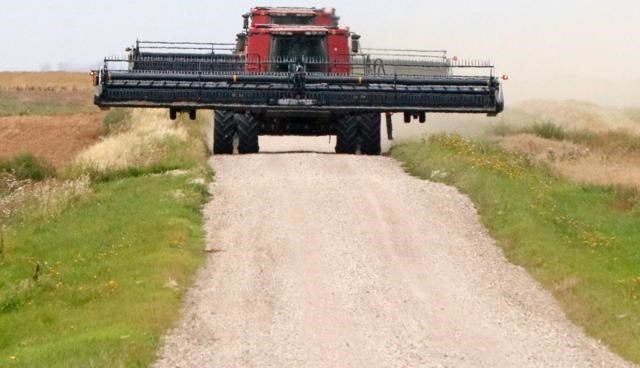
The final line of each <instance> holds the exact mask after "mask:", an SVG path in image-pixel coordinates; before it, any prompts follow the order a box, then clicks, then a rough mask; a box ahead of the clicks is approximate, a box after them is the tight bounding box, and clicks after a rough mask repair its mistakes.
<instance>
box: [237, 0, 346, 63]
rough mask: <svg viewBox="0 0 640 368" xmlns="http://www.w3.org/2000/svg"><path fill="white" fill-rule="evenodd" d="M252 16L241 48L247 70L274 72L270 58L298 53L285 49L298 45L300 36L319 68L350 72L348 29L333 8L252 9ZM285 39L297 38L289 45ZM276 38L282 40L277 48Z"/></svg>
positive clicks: (276, 58)
mask: <svg viewBox="0 0 640 368" xmlns="http://www.w3.org/2000/svg"><path fill="white" fill-rule="evenodd" d="M251 19H252V22H251V26H250V28H249V29H248V30H246V44H245V50H244V53H245V55H246V57H247V67H246V68H247V71H249V72H253V73H263V72H270V71H277V70H275V69H277V65H274V63H273V60H278V58H280V59H284V58H287V57H289V56H291V55H293V54H295V53H296V52H298V53H299V50H287V49H291V48H293V47H298V48H299V47H300V43H301V41H300V40H301V39H303V38H304V40H307V43H310V44H307V47H310V48H313V50H312V51H313V52H309V54H313V56H312V57H313V58H315V59H316V60H318V61H322V63H323V64H324V70H318V71H322V72H328V73H339V74H348V73H349V72H350V71H351V70H350V66H349V64H350V62H349V61H350V59H349V56H350V49H349V37H350V33H349V28H348V27H342V26H339V25H338V19H339V18H338V17H337V16H336V15H335V12H334V10H333V9H300V8H254V9H252V11H251ZM287 39H297V41H296V42H290V44H288V43H287V42H285V41H286V40H287ZM278 40H283V41H282V42H283V43H284V45H282V46H281V47H279V48H277V47H276V43H277V42H278ZM288 53H291V55H290V54H288ZM305 54H307V53H305ZM269 61H270V62H269ZM326 68H328V70H326ZM282 71H284V70H282Z"/></svg>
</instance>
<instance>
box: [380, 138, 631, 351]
mask: <svg viewBox="0 0 640 368" xmlns="http://www.w3.org/2000/svg"><path fill="white" fill-rule="evenodd" d="M391 155H392V156H393V157H395V158H396V159H398V160H400V161H402V162H403V163H404V166H405V168H406V170H407V171H408V172H409V173H411V174H413V175H415V176H418V177H421V178H424V179H431V180H438V181H441V182H444V183H446V184H450V185H453V186H456V187H457V188H459V189H460V190H461V191H462V192H463V193H465V194H467V195H469V197H470V198H471V199H472V200H473V201H474V203H475V204H476V206H477V208H478V212H479V213H480V216H481V219H482V222H483V223H484V225H485V226H486V227H487V228H488V230H489V232H490V233H491V235H492V236H493V237H494V238H495V239H496V240H497V241H498V244H500V245H501V247H502V248H503V249H504V251H505V254H506V256H507V257H508V258H509V260H511V261H512V262H514V263H516V264H518V265H522V266H524V267H525V268H526V269H527V270H528V271H529V272H530V273H531V274H532V275H533V276H534V277H535V278H536V279H537V280H539V281H540V282H541V283H542V284H543V285H544V286H545V287H547V288H548V289H549V290H550V291H551V292H552V293H553V294H554V295H555V296H556V297H557V299H558V300H559V302H560V304H561V305H562V307H563V308H564V310H565V312H566V313H567V315H568V317H569V318H570V319H571V320H573V321H574V322H575V323H577V324H578V325H580V326H582V327H584V329H585V331H586V332H587V333H588V334H589V335H591V336H594V337H595V338H598V339H601V340H602V341H603V342H604V343H606V344H608V345H609V346H610V347H611V348H612V349H613V350H614V351H615V352H617V353H619V354H620V355H622V356H623V357H625V358H627V359H629V360H631V361H634V362H637V363H640V301H639V298H640V231H639V229H640V203H639V200H638V198H639V196H638V193H637V191H636V190H633V189H623V188H603V187H597V186H587V185H580V184H575V183H571V182H568V181H565V180H561V179H559V178H557V177H555V176H554V175H552V174H551V173H550V171H549V170H547V169H546V168H544V167H538V166H535V165H532V164H531V163H529V162H528V161H527V160H526V159H525V158H524V157H522V156H520V155H515V154H510V153H507V152H505V151H503V150H501V149H499V148H498V147H497V146H496V145H494V144H490V143H484V142H471V141H467V140H465V139H463V138H460V137H459V136H449V135H440V136H435V137H432V138H431V139H429V140H428V141H426V142H420V143H418V142H415V143H407V144H404V145H401V146H398V147H396V148H394V149H393V150H392V152H391ZM436 170H437V171H438V173H439V175H433V177H432V173H434V172H436ZM443 172H444V173H446V175H442V173H443Z"/></svg>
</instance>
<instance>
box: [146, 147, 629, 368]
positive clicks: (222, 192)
mask: <svg viewBox="0 0 640 368" xmlns="http://www.w3.org/2000/svg"><path fill="white" fill-rule="evenodd" d="M296 142H297V141H296ZM309 142H310V143H309ZM327 143H328V141H327V139H326V138H322V139H317V140H312V141H307V144H311V145H312V146H313V147H316V146H317V149H318V150H330V147H331V146H330V145H329V144H327ZM261 145H262V146H263V148H265V149H266V150H267V151H277V150H278V149H279V148H282V147H287V149H291V148H292V147H293V149H294V150H299V149H303V148H304V147H297V146H296V145H295V144H294V142H293V141H291V140H288V139H275V138H273V139H271V140H268V139H265V140H262V139H261ZM211 165H212V166H213V168H214V169H215V170H216V174H217V175H216V183H215V184H213V185H212V192H213V194H214V200H213V201H212V202H211V203H210V204H209V205H208V206H207V208H206V215H207V218H208V220H207V225H206V226H207V230H208V242H207V246H208V249H210V250H216V252H215V253H211V254H210V255H209V259H208V264H207V266H206V267H204V268H203V269H202V270H201V271H200V273H199V275H198V279H197V281H196V283H195V286H194V287H193V288H192V289H191V291H190V292H189V294H188V297H187V300H186V304H185V310H184V312H183V318H182V321H181V322H180V323H179V325H178V326H177V327H176V328H175V329H174V330H173V331H171V332H170V334H169V335H168V336H167V338H166V341H165V347H164V348H163V350H162V351H161V356H160V358H159V360H158V362H157V364H156V365H157V367H626V366H628V365H627V364H626V363H625V362H624V361H622V360H621V359H620V358H618V357H616V356H615V355H613V354H612V353H610V352H609V351H608V350H607V349H606V348H604V347H603V346H602V345H600V344H599V343H597V342H596V341H594V340H592V339H590V338H587V337H585V335H584V334H583V333H582V332H581V330H580V329H578V328H577V327H575V326H574V325H572V324H571V323H570V322H569V321H568V320H567V319H566V318H565V317H564V315H563V313H562V312H561V310H560V309H559V307H558V305H557V303H556V302H555V301H554V300H553V298H552V296H551V295H550V294H549V293H548V292H546V291H544V290H543V289H542V288H541V287H540V286H539V285H538V284H537V283H536V282H535V281H534V280H533V279H532V278H531V277H530V276H529V275H528V274H527V273H526V272H525V271H524V270H523V269H522V268H520V267H516V266H514V265H512V264H510V263H509V262H507V261H506V260H505V258H504V256H503V255H502V252H501V251H500V250H499V249H498V248H497V247H496V245H495V244H494V242H493V240H492V239H491V238H490V237H489V236H488V235H487V232H486V231H485V229H484V228H483V227H482V225H481V224H480V223H479V221H478V217H477V214H476V211H475V209H474V207H473V204H472V203H471V202H470V201H469V199H467V198H466V197H465V196H463V195H461V194H460V193H458V192H457V191H456V189H454V188H451V187H447V186H445V185H441V184H434V183H430V182H426V181H420V180H418V179H415V178H412V177H409V176H408V175H406V174H405V173H404V172H403V171H402V169H401V168H400V166H399V165H398V163H396V162H395V161H394V160H392V159H390V158H383V157H362V156H338V155H327V154H323V153H319V152H315V153H280V154H269V153H267V154H260V155H250V156H233V157H215V158H214V159H212V160H211Z"/></svg>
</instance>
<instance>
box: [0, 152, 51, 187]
mask: <svg viewBox="0 0 640 368" xmlns="http://www.w3.org/2000/svg"><path fill="white" fill-rule="evenodd" d="M0 173H7V174H11V175H13V176H14V177H15V178H16V179H17V180H33V181H42V180H45V179H48V178H53V177H55V176H56V169H55V168H54V167H53V165H52V164H51V163H49V162H48V161H46V160H45V159H43V158H38V157H35V156H34V155H32V154H31V153H21V154H18V155H16V156H13V157H11V158H8V159H4V160H0Z"/></svg>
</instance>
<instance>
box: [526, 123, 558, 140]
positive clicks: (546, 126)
mask: <svg viewBox="0 0 640 368" xmlns="http://www.w3.org/2000/svg"><path fill="white" fill-rule="evenodd" d="M523 133H530V134H534V135H537V136H538V137H540V138H545V139H552V140H554V141H562V140H565V139H566V138H567V132H566V131H565V130H564V128H563V127H561V126H560V125H558V124H556V123H554V122H551V121H544V122H536V123H534V124H533V125H532V126H530V127H526V128H525V129H523Z"/></svg>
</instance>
